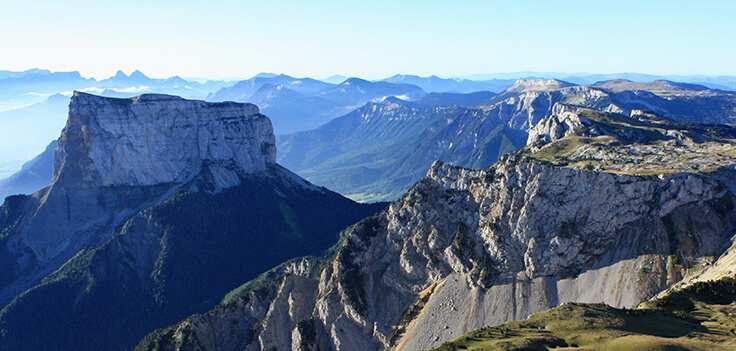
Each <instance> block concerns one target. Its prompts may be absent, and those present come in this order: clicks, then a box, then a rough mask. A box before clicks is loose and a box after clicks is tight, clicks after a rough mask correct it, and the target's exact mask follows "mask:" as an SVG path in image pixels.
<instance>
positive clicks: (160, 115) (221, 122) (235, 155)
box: [54, 92, 276, 187]
mask: <svg viewBox="0 0 736 351" xmlns="http://www.w3.org/2000/svg"><path fill="white" fill-rule="evenodd" d="M275 161H276V146H275V138H274V135H273V129H272V128H271V122H270V121H269V119H268V118H267V117H265V116H263V115H261V114H259V113H258V107H256V106H255V105H251V104H239V103H207V102H204V101H196V100H185V99H182V98H179V97H176V96H169V95H141V96H138V97H135V98H132V99H114V100H113V99H103V98H100V97H97V96H94V95H90V94H85V93H80V92H76V93H75V94H74V97H72V102H71V104H70V106H69V119H68V122H67V125H66V128H65V129H64V132H63V133H62V137H61V139H60V140H59V146H58V147H57V155H56V158H55V162H54V179H55V181H56V182H62V184H63V185H64V186H84V187H98V186H120V185H126V186H141V185H156V184H162V183H172V182H178V183H180V182H184V181H186V180H188V179H189V178H191V177H192V176H194V175H196V174H198V173H199V172H200V171H201V169H202V165H203V164H204V163H209V164H213V165H218V166H220V167H223V168H226V169H229V170H233V171H238V172H246V173H249V172H256V171H262V170H264V169H266V164H268V163H274V162H275Z"/></svg>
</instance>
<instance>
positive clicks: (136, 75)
mask: <svg viewBox="0 0 736 351" xmlns="http://www.w3.org/2000/svg"><path fill="white" fill-rule="evenodd" d="M130 78H145V79H148V77H147V76H146V75H145V74H143V72H141V71H139V70H135V71H133V73H131V74H130Z"/></svg>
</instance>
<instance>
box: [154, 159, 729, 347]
mask: <svg viewBox="0 0 736 351" xmlns="http://www.w3.org/2000/svg"><path fill="white" fill-rule="evenodd" d="M721 179H723V178H721ZM734 229H736V207H735V206H734V197H733V195H732V193H731V192H730V191H729V188H728V187H727V186H725V185H724V184H723V183H721V182H720V181H718V180H716V178H711V177H704V176H699V175H694V174H683V173H678V174H670V175H662V176H647V177H642V176H630V175H615V174H609V173H602V172H593V171H584V170H578V169H569V168H560V167H549V166H545V165H542V164H538V163H534V162H525V163H519V160H518V159H517V158H516V157H509V158H507V159H506V160H505V161H504V162H502V163H500V164H499V165H498V166H496V167H495V168H492V169H488V170H468V169H462V168H457V167H453V166H450V165H448V164H443V163H440V162H436V163H435V164H434V165H433V166H432V167H431V169H430V170H429V172H428V173H427V176H426V177H425V178H424V179H422V180H421V181H419V182H418V183H417V184H416V185H415V186H414V187H413V188H412V189H411V190H410V191H408V192H407V193H406V195H404V196H403V198H402V199H401V200H397V201H395V202H393V203H392V204H391V205H390V206H389V208H388V209H386V210H385V211H384V212H382V213H381V214H379V215H378V216H376V217H373V218H369V219H366V220H364V221H362V222H361V223H359V224H357V225H356V226H354V227H353V228H352V229H351V232H350V234H349V235H348V236H347V237H346V239H345V241H344V243H343V244H342V246H341V247H340V250H339V252H338V253H337V256H336V258H335V259H334V260H333V261H331V263H329V264H328V265H327V267H326V268H325V269H324V270H323V271H322V273H321V274H320V275H319V276H318V277H316V276H308V275H303V274H299V273H298V272H297V273H295V272H293V271H292V272H291V273H288V274H285V275H283V276H282V278H280V279H279V280H278V281H276V282H274V283H271V284H266V285H265V286H264V287H262V288H261V289H259V290H257V291H255V292H252V293H249V294H246V295H245V296H244V297H242V298H241V299H239V300H237V301H235V302H234V303H232V304H230V305H227V306H223V307H222V308H220V309H218V310H217V311H215V312H211V313H210V314H206V315H204V316H196V317H192V318H190V319H188V320H186V321H185V322H184V323H182V324H180V325H178V326H175V327H172V329H170V331H171V333H172V335H175V336H176V335H179V336H180V338H179V339H177V338H176V337H174V338H173V339H171V340H170V341H171V342H170V343H169V344H167V347H165V348H164V349H172V350H173V349H177V350H214V349H219V350H236V349H238V350H239V349H247V350H264V349H270V348H271V347H277V348H279V349H281V348H283V347H287V348H288V347H290V346H292V345H294V343H295V342H297V340H306V339H309V340H319V345H321V346H320V347H321V349H338V350H357V349H361V350H366V349H391V348H395V349H401V350H417V349H428V348H431V347H435V346H437V345H439V344H440V343H442V342H445V341H448V340H452V339H455V338H456V337H458V336H460V335H462V334H463V333H465V332H467V331H470V330H474V329H476V328H479V327H483V326H487V325H494V324H500V323H503V322H506V321H509V320H518V319H522V318H526V317H528V316H529V315H530V314H532V313H535V312H539V311H543V310H546V309H549V308H552V307H556V306H558V305H560V304H562V303H564V302H569V301H577V302H601V301H603V302H605V303H607V304H610V305H612V306H616V307H632V306H636V305H637V304H638V303H640V302H642V301H644V300H646V299H648V298H650V297H652V296H653V295H655V294H656V293H657V292H659V291H661V290H662V289H664V288H666V287H667V286H669V285H671V284H673V283H675V282H676V281H677V280H679V279H681V278H682V277H681V275H679V276H678V274H679V273H678V272H680V271H681V270H682V268H683V267H682V265H683V264H684V265H688V264H689V263H691V262H694V261H696V260H698V259H699V258H700V257H703V256H706V255H713V254H717V253H720V252H721V251H722V250H723V244H724V242H725V241H726V240H727V239H728V238H729V237H730V236H731V235H733V233H734ZM671 255H675V256H677V257H680V258H681V261H680V262H682V263H681V264H679V265H678V264H676V263H675V262H676V261H675V260H670V259H669V257H670V256H671ZM672 257H674V256H672ZM287 302H288V303H287ZM402 316H403V317H402ZM220 320H232V321H233V322H232V323H231V324H229V325H230V327H225V326H223V325H222V324H221V323H220V322H216V321H220ZM235 321H237V323H236V322H235ZM302 321H309V322H308V323H309V325H310V326H312V327H314V330H311V329H309V330H310V331H309V333H308V335H307V334H305V333H303V332H302V331H303V330H307V329H308V328H301V329H300V328H299V327H298V325H299V323H300V322H302ZM235 325H237V328H233V327H232V326H235ZM183 335H186V336H187V338H188V339H187V340H189V342H188V343H183V342H182V340H184V339H183ZM177 340H178V341H177ZM213 340H217V343H213ZM149 342H150V340H149ZM308 344H309V343H308ZM146 345H150V343H149V344H145V343H144V344H142V345H140V347H141V348H142V349H145V347H146ZM309 345H313V346H314V345H316V344H315V343H311V344H309Z"/></svg>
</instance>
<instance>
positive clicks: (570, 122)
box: [526, 102, 591, 145]
mask: <svg viewBox="0 0 736 351" xmlns="http://www.w3.org/2000/svg"><path fill="white" fill-rule="evenodd" d="M579 110H580V109H578V108H576V107H573V106H569V105H565V104H561V103H559V102H558V103H555V105H554V106H552V115H551V116H550V117H548V118H545V119H544V120H541V121H539V123H537V125H536V126H534V128H532V129H531V130H529V137H528V138H527V142H526V144H527V145H544V144H548V143H551V142H553V141H555V140H559V139H562V138H564V137H566V136H570V135H573V134H580V132H581V131H582V130H583V129H584V128H585V127H586V126H590V124H591V123H590V121H588V120H587V119H586V118H585V117H582V116H580V113H579Z"/></svg>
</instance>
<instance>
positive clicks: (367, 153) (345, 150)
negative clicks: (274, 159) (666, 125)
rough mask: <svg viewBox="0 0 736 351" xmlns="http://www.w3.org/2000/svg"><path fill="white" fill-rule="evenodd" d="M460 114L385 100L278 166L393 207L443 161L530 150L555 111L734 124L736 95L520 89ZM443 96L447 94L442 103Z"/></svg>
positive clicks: (462, 108)
mask: <svg viewBox="0 0 736 351" xmlns="http://www.w3.org/2000/svg"><path fill="white" fill-rule="evenodd" d="M477 94H478V93H473V94H471V95H452V96H455V97H459V96H464V97H465V98H466V99H468V100H467V101H466V102H467V104H463V103H462V102H461V101H460V100H458V99H456V100H454V101H449V100H446V102H447V103H448V104H453V105H455V106H447V105H444V104H442V106H434V104H429V105H428V104H423V103H422V101H423V100H430V98H429V97H430V95H427V96H426V97H424V98H422V99H420V100H418V101H416V102H415V101H402V100H399V99H387V100H385V101H383V102H380V103H370V104H368V105H366V106H364V107H362V108H360V109H358V110H356V111H354V112H352V113H350V114H348V115H345V116H343V117H340V118H336V119H335V120H333V121H331V122H329V123H327V124H325V125H324V126H322V127H319V128H317V129H315V130H312V131H307V132H300V133H295V134H292V135H286V136H279V137H278V138H277V143H278V147H279V149H280V150H281V153H280V155H279V162H280V163H281V164H283V165H285V166H286V167H288V168H289V169H292V170H294V171H295V172H297V173H298V174H301V175H302V176H304V177H306V178H307V179H309V180H311V181H313V182H314V183H316V184H320V185H324V186H326V187H328V188H330V189H335V190H336V191H338V192H340V193H342V194H347V195H348V196H351V197H353V198H356V199H361V200H365V201H371V200H391V199H395V198H397V197H398V196H399V195H400V194H402V193H403V192H404V191H405V189H407V188H409V187H410V186H411V185H412V184H413V183H414V182H416V181H417V180H419V179H420V178H421V177H422V175H423V174H425V173H426V172H427V170H428V169H429V166H430V164H431V163H432V162H433V161H434V160H436V159H439V160H442V161H445V162H450V163H453V164H456V165H459V166H462V167H471V168H485V167H488V166H490V165H491V164H493V163H495V162H496V161H497V160H498V158H499V157H500V156H501V155H502V154H504V153H507V152H511V151H515V150H517V149H518V148H520V147H521V146H523V145H524V144H525V143H526V141H527V137H528V133H529V131H530V130H531V129H532V127H534V126H535V125H536V124H537V123H539V121H540V120H542V119H543V118H546V117H549V116H551V115H552V114H554V112H555V111H554V107H555V106H556V104H557V103H565V104H570V105H576V106H584V107H590V108H595V109H599V110H603V111H613V112H618V113H623V114H626V115H637V114H643V113H654V114H656V115H658V116H663V117H667V118H671V119H673V120H676V121H680V122H692V121H700V122H709V123H721V124H729V125H731V124H733V123H734V121H735V120H736V112H734V111H736V93H734V92H727V91H720V90H713V89H708V88H706V87H704V86H700V85H693V84H682V83H675V82H669V81H653V82H643V83H637V82H632V81H625V80H615V81H607V82H599V83H596V84H592V85H587V86H579V85H575V84H572V83H568V82H563V81H559V80H554V79H551V80H543V79H526V80H518V81H517V82H516V83H515V84H514V85H513V86H511V87H509V88H508V89H506V90H505V91H503V92H501V93H500V94H497V95H496V94H494V95H492V96H487V99H485V100H483V101H480V100H479V99H476V100H473V99H470V97H472V96H477ZM439 96H444V95H439Z"/></svg>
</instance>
